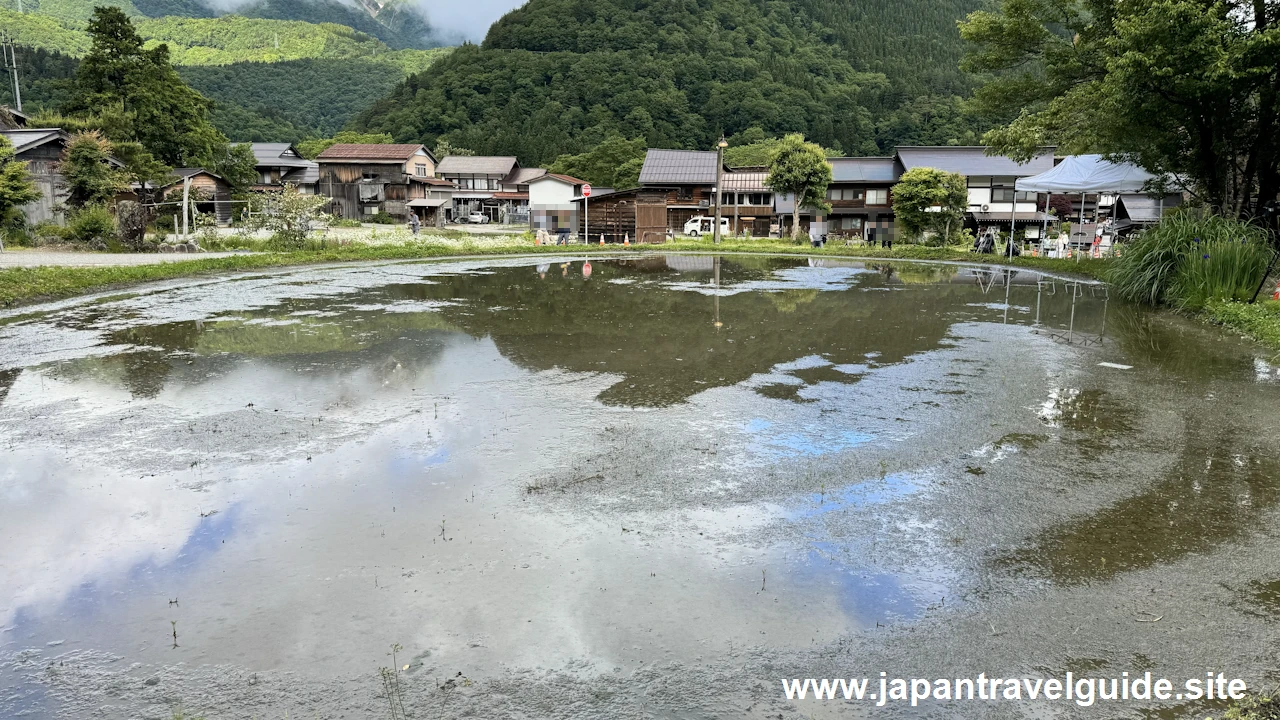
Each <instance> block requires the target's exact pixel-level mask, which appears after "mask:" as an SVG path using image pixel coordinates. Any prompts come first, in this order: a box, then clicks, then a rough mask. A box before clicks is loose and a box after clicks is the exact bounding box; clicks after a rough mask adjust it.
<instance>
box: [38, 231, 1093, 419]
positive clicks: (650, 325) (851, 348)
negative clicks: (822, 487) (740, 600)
mask: <svg viewBox="0 0 1280 720" xmlns="http://www.w3.org/2000/svg"><path fill="white" fill-rule="evenodd" d="M823 262H824V264H828V265H829V264H831V263H833V262H836V261H823ZM573 264H574V263H562V265H563V267H564V270H565V272H564V273H559V274H557V273H551V274H550V275H549V276H548V274H547V273H546V270H545V269H544V268H543V267H542V266H539V267H538V268H536V269H534V270H533V271H532V272H531V271H530V268H528V267H496V268H491V269H485V270H483V271H469V272H436V273H432V274H431V275H429V276H427V277H423V278H421V279H420V280H419V281H416V282H403V281H400V280H399V278H400V277H403V275H404V273H395V274H392V273H388V275H389V277H388V282H384V283H381V284H374V283H372V282H366V283H365V285H364V286H363V287H346V288H343V287H337V288H334V290H336V291H337V293H336V295H335V294H333V293H323V292H320V291H319V290H317V288H316V287H315V286H312V285H298V286H297V289H298V290H305V292H301V293H298V294H297V296H295V297H289V296H287V295H286V296H284V297H282V298H280V299H279V300H277V301H275V302H272V303H270V304H268V305H266V306H264V307H246V308H243V309H238V310H235V311H233V312H231V313H227V312H225V311H224V312H222V313H217V314H214V315H213V316H212V317H206V318H203V319H201V320H191V321H180V322H166V323H159V324H147V323H145V322H135V323H125V324H124V325H123V326H122V327H119V329H114V330H111V331H109V332H108V333H107V335H106V337H105V339H104V341H105V343H106V344H107V345H108V346H113V347H115V348H118V349H119V350H118V351H117V352H116V353H114V354H111V355H108V356H106V357H95V358H86V359H84V360H82V361H81V362H82V363H87V364H89V365H94V366H98V368H97V370H96V374H98V375H99V376H100V377H113V378H116V381H117V382H119V383H121V384H122V385H123V386H125V387H127V388H128V389H129V390H130V392H132V393H133V394H134V395H135V396H136V397H141V398H149V397H155V396H156V395H157V394H158V393H159V392H160V391H161V390H162V389H163V388H164V387H165V386H166V385H168V384H170V383H172V382H174V381H175V380H177V381H180V382H183V383H198V382H200V378H201V376H202V375H205V374H210V373H212V374H216V373H217V372H218V367H219V361H218V360H215V358H219V357H220V356H231V357H242V358H262V359H270V360H271V361H272V362H275V363H280V364H283V365H285V366H289V367H295V368H306V367H309V366H312V365H313V364H315V363H324V364H330V365H331V364H338V365H350V364H352V363H356V364H360V363H382V362H388V361H389V357H392V358H393V359H394V362H397V363H401V364H405V363H413V362H415V360H416V358H415V357H414V352H415V351H414V350H413V348H412V346H413V344H414V342H415V341H417V342H422V341H424V339H425V337H426V336H427V335H429V334H431V333H465V334H468V335H471V336H473V337H484V338H491V339H492V341H493V342H494V343H495V344H496V345H497V346H498V348H499V350H500V352H502V354H503V355H504V356H506V357H507V358H509V359H510V360H511V361H512V362H515V363H516V364H518V365H520V366H521V367H524V368H527V369H530V370H537V371H541V370H550V369H556V368H558V369H563V370H570V371H574V372H593V373H609V374H613V375H616V376H618V377H619V378H620V379H619V380H618V381H617V382H616V383H615V384H614V385H612V386H611V387H610V388H608V389H607V390H605V391H604V392H602V393H601V394H600V396H599V399H600V400H601V401H602V402H604V403H606V404H610V405H623V406H633V407H663V406H668V405H671V404H673V403H678V402H682V401H684V400H686V399H688V398H689V397H691V396H692V395H694V394H696V393H698V392H701V391H704V390H706V389H708V388H712V387H721V386H728V385H734V384H737V383H741V382H743V381H745V380H747V379H749V378H751V377H752V376H753V375H755V374H757V373H761V372H765V371H767V370H768V368H770V367H772V366H774V365H777V364H780V363H786V362H789V361H792V360H794V359H796V358H797V357H802V356H805V355H810V354H813V353H814V352H818V353H819V354H820V355H822V357H823V358H825V359H826V361H827V362H826V363H825V364H826V365H848V364H857V363H860V362H862V361H863V360H865V358H866V355H867V354H868V353H872V352H874V353H878V354H879V355H878V362H879V363H881V364H893V363H899V362H902V361H903V360H904V359H906V358H908V357H911V356H912V355H915V354H917V353H921V352H925V351H928V350H931V349H935V348H937V347H940V346H941V345H943V344H944V343H945V342H946V338H947V335H948V333H949V331H950V328H951V327H952V325H953V324H955V323H956V322H963V321H968V320H972V319H979V318H983V319H989V318H992V317H993V315H995V314H997V313H999V314H1001V315H1006V314H1007V312H1008V311H1007V303H1006V304H1002V305H999V306H993V307H989V306H987V305H986V304H984V303H980V302H978V301H979V300H980V299H981V298H982V297H983V296H984V295H985V294H986V293H987V292H988V291H989V290H990V288H989V283H990V282H993V281H990V280H987V279H984V277H985V276H986V275H991V271H989V270H985V269H979V270H969V269H964V268H957V267H954V266H941V267H938V266H917V265H909V264H893V265H889V264H879V265H875V266H872V267H871V268H867V267H866V266H864V265H863V264H862V263H853V262H846V263H844V265H843V266H841V267H823V268H809V267H808V266H807V264H806V261H803V260H796V259H782V258H758V257H744V258H724V259H721V258H711V257H684V256H673V257H670V258H665V259H664V258H644V259H637V260H622V261H597V262H596V263H595V264H594V269H593V274H592V277H591V279H590V280H588V279H586V278H585V277H583V276H582V274H581V271H580V270H579V271H578V272H573V273H570V272H568V270H569V266H570V265H573ZM703 273H705V275H703V277H705V279H704V280H698V279H697V278H698V277H699V275H700V274H703ZM1035 277H1038V276H1035V275H1034V274H1032V273H1005V274H1004V275H1003V276H1002V282H1003V284H1004V285H1005V287H1006V290H1007V289H1008V288H1009V287H1010V286H1018V285H1020V284H1024V283H1025V285H1026V287H1025V288H1024V287H1019V289H1018V292H1024V293H1025V292H1028V291H1030V290H1031V289H1033V288H1035V287H1036V285H1035V280H1034V278H1035ZM890 287H899V288H902V287H909V288H912V293H911V296H910V299H909V300H903V299H900V298H897V297H895V296H893V295H892V294H886V293H879V292H873V291H874V290H877V289H888V288H890ZM1041 305H1042V306H1043V307H1042V308H1041V316H1040V317H1039V319H1040V321H1041V322H1045V323H1052V322H1053V321H1054V318H1058V317H1060V318H1061V319H1064V320H1065V319H1067V318H1070V317H1075V322H1077V323H1079V324H1081V325H1088V324H1090V323H1093V324H1094V325H1097V324H1098V323H1100V322H1102V319H1101V316H1100V315H1098V313H1100V312H1101V306H1100V305H1099V306H1098V307H1094V306H1092V305H1091V306H1089V307H1087V308H1083V307H1082V308H1080V309H1079V310H1078V311H1077V310H1076V309H1075V308H1074V303H1073V301H1072V299H1070V298H1068V297H1066V296H1065V294H1063V295H1059V296H1057V297H1056V298H1045V299H1044V301H1043V302H1042V303H1041ZM110 307H111V306H110V305H109V304H108V305H102V306H98V307H96V308H94V309H93V310H92V311H89V312H87V313H86V314H84V315H82V316H80V317H77V318H76V320H75V321H74V324H75V325H76V326H77V327H80V328H85V329H88V328H92V327H95V326H103V325H105V326H108V327H111V326H113V325H118V324H120V323H119V322H118V321H117V320H116V319H114V318H111V317H110V312H111V311H110ZM131 312H136V311H131ZM700 317H701V318H705V322H699V321H698V320H697V318H700ZM1002 319H1003V320H1004V321H1009V318H1007V317H1003V318H1002ZM1013 321H1014V322H1021V323H1027V322H1028V319H1027V318H1023V317H1018V318H1014V319H1013ZM63 322H66V321H65V320H64V321H63ZM406 344H407V345H409V346H411V347H408V348H406V347H405V346H406ZM129 348H136V349H134V350H129ZM392 348H399V349H398V350H392ZM222 364H225V361H223V362H222ZM57 372H60V373H62V374H63V375H64V376H70V375H73V374H74V373H77V372H81V373H83V372H87V370H86V369H85V368H84V367H80V368H75V367H65V366H64V367H60V368H59V369H58V370H57ZM171 374H174V375H175V378H171V377H170V375H171ZM824 379H826V380H835V379H836V378H835V377H834V376H832V375H831V374H830V373H828V377H826V378H824ZM806 380H807V381H808V382H812V379H806ZM761 392H762V394H765V395H766V396H769V397H779V398H792V399H800V398H798V397H796V396H795V394H794V393H792V392H791V389H790V388H789V387H784V386H777V387H772V388H762V389H761Z"/></svg>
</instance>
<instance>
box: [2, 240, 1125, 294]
mask: <svg viewBox="0 0 1280 720" xmlns="http://www.w3.org/2000/svg"><path fill="white" fill-rule="evenodd" d="M623 251H626V252H633V253H638V252H688V251H702V252H708V251H720V252H749V253H767V254H781V255H800V256H813V257H855V258H883V259H886V260H888V259H892V260H953V261H963V262H972V263H982V264H993V265H994V264H1008V265H1013V266H1016V267H1027V268H1033V269H1036V270H1044V271H1050V272H1058V273H1074V274H1080V275H1085V276H1088V277H1099V276H1100V275H1101V274H1102V272H1103V270H1104V268H1105V265H1106V262H1107V261H1104V260H1082V261H1081V262H1079V263H1078V264H1077V263H1076V262H1075V261H1072V260H1055V259H1049V258H1028V257H1020V258H1013V259H1012V260H1010V261H1006V260H1005V258H1003V257H1001V256H999V255H976V254H972V253H968V252H961V251H958V250H955V249H951V248H925V247H919V246H914V245H905V246H899V247H896V248H893V249H892V250H885V249H882V248H865V247H845V246H833V247H827V248H821V249H813V248H809V247H805V246H797V245H792V244H790V243H786V242H777V241H751V242H727V243H723V244H721V245H719V246H718V247H717V246H715V245H713V244H712V243H711V242H710V241H705V240H704V241H696V240H681V241H676V242H670V243H666V244H663V245H646V246H636V245H633V246H631V247H630V248H625V247H622V246H619V245H606V246H603V247H601V246H599V245H570V246H568V247H565V246H554V245H543V246H534V245H533V244H532V243H528V242H524V241H518V240H514V239H513V240H512V242H511V243H510V244H506V245H493V246H481V245H468V244H466V243H464V244H463V246H462V247H461V248H459V247H458V246H457V245H446V244H442V243H431V242H426V243H405V244H398V245H348V246H341V247H334V248H328V249H320V250H308V251H300V252H287V253H262V254H254V255H242V256H235V257H226V258H196V259H192V260H183V261H177V262H172V263H165V264H160V265H136V266H128V267H39V268H8V269H4V270H0V307H14V306H17V305H24V304H29V303H33V302H41V301H46V300H57V299H60V298H66V297H72V296H75V295H80V294H84V293H89V292H94V291H99V290H105V289H109V288H117V287H123V286H127V285H134V284H138V283H145V282H152V281H156V280H168V279H172V278H179V277H196V276H200V275H209V274H215V273H226V272H237V271H248V270H258V269H265V268H274V267H286V266H291V265H310V264H320V263H336V262H359V261H365V260H411V259H418V258H437V257H446V256H487V255H513V254H521V253H528V254H549V255H596V254H600V253H618V252H623Z"/></svg>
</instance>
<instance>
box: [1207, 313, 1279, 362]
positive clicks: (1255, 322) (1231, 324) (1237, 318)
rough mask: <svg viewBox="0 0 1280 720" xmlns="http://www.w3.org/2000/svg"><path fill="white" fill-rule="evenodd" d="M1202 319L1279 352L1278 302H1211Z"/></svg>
mask: <svg viewBox="0 0 1280 720" xmlns="http://www.w3.org/2000/svg"><path fill="white" fill-rule="evenodd" d="M1203 317H1204V318H1205V319H1206V320H1208V321H1209V322H1212V323H1215V324H1217V325H1222V326H1223V327H1227V328H1230V329H1232V330H1234V331H1236V332H1238V333H1240V334H1241V335H1244V336H1246V337H1250V338H1253V339H1254V340H1257V341H1258V342H1260V343H1262V344H1263V345H1266V346H1267V347H1268V348H1271V349H1272V350H1275V351H1277V352H1280V302H1276V301H1274V300H1267V301H1265V302H1259V303H1257V304H1254V305H1249V304H1247V303H1242V302H1233V301H1213V302H1210V303H1209V304H1208V305H1206V306H1205V308H1204V313H1203Z"/></svg>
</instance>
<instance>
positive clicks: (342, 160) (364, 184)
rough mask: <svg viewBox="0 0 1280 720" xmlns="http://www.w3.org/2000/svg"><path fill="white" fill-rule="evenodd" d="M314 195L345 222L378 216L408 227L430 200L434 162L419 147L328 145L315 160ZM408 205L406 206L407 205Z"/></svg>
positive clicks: (433, 178) (424, 149) (429, 154)
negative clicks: (325, 199)
mask: <svg viewBox="0 0 1280 720" xmlns="http://www.w3.org/2000/svg"><path fill="white" fill-rule="evenodd" d="M316 162H317V163H319V165H320V179H319V182H318V183H317V185H316V191H317V193H318V194H320V195H324V196H326V197H328V198H330V203H329V212H330V213H332V214H333V215H335V216H337V217H340V218H344V219H348V220H366V219H368V218H371V217H373V216H375V215H378V214H380V213H385V214H387V215H390V216H392V217H394V218H396V219H399V220H404V221H408V219H409V213H411V212H415V211H416V210H415V209H414V208H416V207H420V206H422V205H423V203H421V202H413V201H427V200H430V199H432V198H431V197H430V195H431V193H430V188H431V187H432V184H433V182H435V181H436V178H435V166H436V161H435V158H434V157H432V156H431V153H429V152H428V151H427V149H426V148H424V147H423V146H422V145H357V144H338V145H333V146H332V147H330V148H328V149H327V150H325V151H324V152H322V153H320V155H319V157H317V158H316ZM411 203H412V204H411Z"/></svg>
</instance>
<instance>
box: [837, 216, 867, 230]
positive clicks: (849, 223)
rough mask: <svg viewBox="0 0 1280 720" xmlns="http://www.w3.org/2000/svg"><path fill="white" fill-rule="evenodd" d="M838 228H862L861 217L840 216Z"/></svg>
mask: <svg viewBox="0 0 1280 720" xmlns="http://www.w3.org/2000/svg"><path fill="white" fill-rule="evenodd" d="M840 228H841V229H842V230H862V218H860V217H848V216H846V217H842V218H840Z"/></svg>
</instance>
